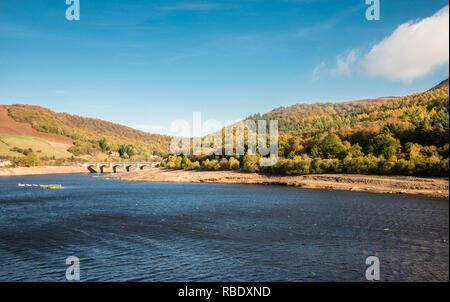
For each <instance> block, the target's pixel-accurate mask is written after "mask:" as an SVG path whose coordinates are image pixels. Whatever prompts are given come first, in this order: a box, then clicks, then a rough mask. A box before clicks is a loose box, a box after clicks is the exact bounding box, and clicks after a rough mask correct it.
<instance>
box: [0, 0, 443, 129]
mask: <svg viewBox="0 0 450 302" xmlns="http://www.w3.org/2000/svg"><path fill="white" fill-rule="evenodd" d="M380 4H381V20H379V21H368V20H366V18H365V11H366V9H367V7H368V5H366V4H365V1H364V0H341V1H332V0H322V1H321V0H303V1H302V0H297V1H296V0H285V1H283V0H277V1H275V0H273V1H262V0H261V1H259V0H245V1H226V0H221V1H143V0H140V1H139V0H133V1H125V0H123V1H113V0H96V1H91V0H80V5H81V7H80V21H70V22H69V21H68V20H66V18H65V11H66V8H67V7H68V5H66V4H65V0H27V1H22V0H20V1H19V0H0V104H13V103H24V104H36V105H40V106H43V107H47V108H50V109H52V110H55V111H58V112H68V113H71V114H78V115H82V116H88V117H96V118H101V119H104V120H109V121H113V122H117V123H121V124H125V125H128V126H134V127H138V128H141V129H146V130H148V131H150V132H157V133H158V132H159V133H167V130H164V128H163V127H164V126H165V127H168V126H169V125H170V124H171V122H172V121H173V120H175V119H185V120H188V121H190V120H191V119H192V112H193V111H199V112H202V117H203V119H217V120H219V121H225V120H238V119H242V118H245V117H246V116H248V115H250V114H252V113H257V112H260V113H264V112H267V111H269V110H271V109H273V108H275V107H279V106H288V105H292V104H295V103H300V102H304V103H312V102H326V101H332V102H333V101H346V100H353V99H361V98H369V97H378V96H391V95H406V94H410V93H413V92H417V91H422V90H427V89H429V88H430V87H432V86H433V85H435V84H437V83H438V82H440V81H441V80H443V79H444V78H447V77H448V68H449V66H448V46H447V48H446V49H445V46H443V45H440V46H439V47H440V48H439V47H436V49H437V50H436V49H434V48H433V45H427V44H429V43H433V42H434V41H436V40H426V39H432V37H430V38H429V36H430V35H429V34H428V33H427V32H426V30H428V31H431V30H432V29H433V32H436V28H433V26H438V27H439V28H441V27H442V26H440V24H442V23H437V22H434V23H433V22H431V21H434V19H433V20H431V21H430V22H429V23H425V22H422V23H420V22H421V20H423V19H424V18H427V17H431V16H433V15H434V14H436V13H437V12H438V11H439V10H441V9H443V8H444V7H445V6H446V5H448V1H440V0H430V1H423V0H422V1H419V0H380ZM443 18H444V19H442V18H441V20H444V21H443V22H444V23H445V22H447V25H448V7H447V12H446V15H445V16H444V17H443ZM445 18H446V19H445ZM436 19H437V18H436ZM445 20H447V21H445ZM408 21H412V24H414V23H415V24H416V25H417V26H420V28H423V29H424V30H422V32H424V33H423V34H424V37H425V38H423V40H424V41H423V43H422V40H420V39H422V38H420V37H419V38H417V39H416V41H411V42H408V43H411V44H410V48H412V49H415V50H416V49H417V52H418V53H417V54H416V53H414V52H412V54H411V58H409V57H407V56H406V58H405V60H404V62H403V61H402V62H400V61H401V60H403V59H404V58H403V57H404V56H403V55H402V52H405V50H404V49H402V45H404V44H402V43H403V42H402V41H404V40H402V39H400V38H399V39H397V40H395V37H397V36H399V35H400V36H402V35H403V36H407V34H408V32H412V31H413V30H414V28H413V25H411V26H406V28H404V29H402V30H403V31H401V30H399V31H398V34H397V35H394V38H392V39H390V40H388V41H387V42H386V43H381V42H382V41H383V40H384V39H386V38H387V37H390V36H391V35H392V34H393V32H394V31H395V30H396V29H397V28H398V26H399V25H401V24H405V23H406V22H408ZM436 24H437V25H436ZM445 33H446V36H445ZM438 38H439V39H441V40H444V42H445V39H447V40H446V41H447V45H448V26H447V31H446V32H445V30H444V29H443V32H440V31H438V33H437V34H436V39H438ZM430 41H431V42H430ZM414 43H416V44H418V46H416V44H414ZM381 44H382V45H381ZM376 45H381V46H380V47H377V48H376V50H374V46H376ZM420 45H427V49H421V47H420ZM431 51H435V52H433V53H431V54H429V53H425V54H424V52H431ZM439 51H440V52H439ZM408 52H409V50H408ZM386 54H392V55H388V56H389V57H390V59H391V60H387V61H386V62H387V63H383V64H381V65H383V67H382V68H381V69H382V70H379V68H378V66H380V64H379V63H380V57H382V56H386ZM396 56H399V58H398V59H397V57H396ZM430 56H431V57H432V58H430ZM445 56H446V58H445ZM417 57H419V58H425V59H424V61H423V62H422V65H420V66H413V67H414V69H410V70H414V71H416V70H419V72H418V75H417V76H414V77H413V78H408V77H407V76H405V73H409V74H411V73H410V72H408V70H405V68H407V66H410V65H411V64H410V63H409V62H408V61H407V60H408V59H410V60H414V61H418V60H417ZM396 60H397V61H398V62H397V61H396ZM383 62H385V61H383ZM397 63H398V64H397ZM384 65H389V66H391V67H389V68H391V69H388V67H387V66H384ZM426 66H431V67H432V68H431V67H430V68H429V69H427V68H426ZM391 74H392V75H394V76H391Z"/></svg>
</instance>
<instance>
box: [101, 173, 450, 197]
mask: <svg viewBox="0 0 450 302" xmlns="http://www.w3.org/2000/svg"><path fill="white" fill-rule="evenodd" d="M107 177H109V178H113V179H121V180H125V181H153V182H178V183H221V184H260V185H285V186H294V187H299V188H305V189H325V190H345V191H359V192H373V193H389V194H417V195H425V196H430V197H444V198H448V197H449V179H448V178H424V177H414V176H385V175H383V176H382V175H358V174H310V175H298V176H280V175H270V174H261V173H245V172H237V171H193V170H174V169H160V168H151V169H148V170H143V171H138V172H135V171H134V172H133V171H132V172H127V173H116V174H110V175H108V176H107Z"/></svg>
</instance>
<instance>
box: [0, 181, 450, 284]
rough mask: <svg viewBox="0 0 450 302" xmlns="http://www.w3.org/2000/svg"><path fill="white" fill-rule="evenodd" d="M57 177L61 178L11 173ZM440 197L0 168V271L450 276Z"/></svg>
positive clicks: (45, 275) (157, 277)
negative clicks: (373, 267)
mask: <svg viewBox="0 0 450 302" xmlns="http://www.w3.org/2000/svg"><path fill="white" fill-rule="evenodd" d="M19 183H22V184H53V183H58V184H59V183H61V184H62V185H63V187H64V188H63V189H60V190H48V189H42V188H39V187H27V186H24V187H19V186H18V184H19ZM448 205H449V204H448V200H447V199H437V198H429V197H421V196H407V195H385V194H372V193H361V192H344V191H326V190H306V189H298V188H292V187H281V186H254V185H221V184H182V183H160V182H125V181H121V180H112V179H105V178H96V177H93V176H91V175H75V174H74V175H45V176H16V177H1V178H0V217H1V218H0V281H66V277H65V273H66V268H67V267H68V266H67V265H66V262H65V261H66V258H67V257H68V256H76V257H78V258H79V259H80V280H81V281H365V280H366V279H365V271H366V269H367V267H368V265H366V258H367V257H368V256H372V255H373V256H377V257H378V258H379V261H380V279H381V281H448V280H449V275H448V274H449V243H448V242H449V212H448Z"/></svg>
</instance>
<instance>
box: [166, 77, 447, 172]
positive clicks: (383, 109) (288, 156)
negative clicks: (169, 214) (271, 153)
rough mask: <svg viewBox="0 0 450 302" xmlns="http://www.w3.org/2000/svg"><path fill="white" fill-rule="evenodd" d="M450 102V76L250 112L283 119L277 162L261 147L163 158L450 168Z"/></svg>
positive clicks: (314, 166)
mask: <svg viewBox="0 0 450 302" xmlns="http://www.w3.org/2000/svg"><path fill="white" fill-rule="evenodd" d="M448 108H449V87H448V80H446V81H443V82H442V83H440V84H439V85H437V86H436V87H434V88H433V89H430V90H429V91H426V92H421V93H415V94H412V95H409V96H405V97H388V98H379V99H369V100H361V101H352V102H344V103H316V104H296V105H293V106H289V107H280V108H276V109H274V110H272V111H270V112H268V113H266V114H262V115H261V114H255V115H252V116H250V117H249V118H248V119H252V120H255V121H256V120H266V121H267V125H269V120H278V123H279V148H278V155H279V160H278V162H277V164H276V165H274V166H272V167H268V168H267V167H260V166H259V165H258V158H257V156H253V155H252V156H250V155H246V156H243V157H239V156H237V157H235V158H231V157H230V156H228V157H227V158H225V159H224V158H221V157H217V156H216V157H215V158H213V156H209V157H206V156H204V157H191V158H190V159H189V160H186V159H177V158H174V157H171V158H168V159H167V160H166V161H165V162H163V164H164V165H167V166H168V167H181V168H185V167H188V168H193V167H196V168H200V169H214V170H219V169H228V168H230V166H231V165H230V162H231V161H232V162H233V167H234V169H243V170H244V171H249V172H258V171H259V172H269V173H276V174H308V173H359V174H397V175H398V174H402V175H434V176H448V171H449V159H448V158H449V115H448ZM222 132H223V130H222ZM235 160H239V163H236V161H235ZM191 163H192V164H191Z"/></svg>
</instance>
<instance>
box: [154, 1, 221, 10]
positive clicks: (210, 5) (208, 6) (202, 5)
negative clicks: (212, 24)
mask: <svg viewBox="0 0 450 302" xmlns="http://www.w3.org/2000/svg"><path fill="white" fill-rule="evenodd" d="M222 8H224V6H223V5H222V4H220V3H214V2H188V3H185V2H180V3H175V4H169V5H163V6H160V7H158V9H159V10H165V11H208V10H217V9H222Z"/></svg>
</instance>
